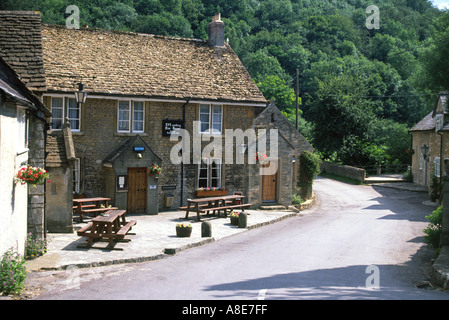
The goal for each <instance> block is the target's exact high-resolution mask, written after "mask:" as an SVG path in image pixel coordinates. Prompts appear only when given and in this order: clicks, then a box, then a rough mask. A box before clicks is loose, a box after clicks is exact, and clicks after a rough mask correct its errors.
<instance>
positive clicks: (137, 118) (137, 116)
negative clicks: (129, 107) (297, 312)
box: [133, 101, 145, 132]
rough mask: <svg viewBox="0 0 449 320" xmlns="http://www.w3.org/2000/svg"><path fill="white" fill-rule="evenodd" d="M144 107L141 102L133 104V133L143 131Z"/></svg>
mask: <svg viewBox="0 0 449 320" xmlns="http://www.w3.org/2000/svg"><path fill="white" fill-rule="evenodd" d="M144 119H145V106H144V102H143V101H134V102H133V132H143V131H144Z"/></svg>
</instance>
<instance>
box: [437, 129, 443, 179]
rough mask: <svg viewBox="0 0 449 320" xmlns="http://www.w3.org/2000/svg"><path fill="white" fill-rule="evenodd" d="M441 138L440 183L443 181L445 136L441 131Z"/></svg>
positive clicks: (438, 132) (439, 132) (439, 133)
mask: <svg viewBox="0 0 449 320" xmlns="http://www.w3.org/2000/svg"><path fill="white" fill-rule="evenodd" d="M437 134H438V135H439V136H440V183H441V182H442V181H443V134H442V133H441V130H438V131H437Z"/></svg>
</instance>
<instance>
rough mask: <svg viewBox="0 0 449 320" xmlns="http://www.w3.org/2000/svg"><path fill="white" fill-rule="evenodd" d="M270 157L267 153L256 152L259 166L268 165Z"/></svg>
mask: <svg viewBox="0 0 449 320" xmlns="http://www.w3.org/2000/svg"><path fill="white" fill-rule="evenodd" d="M267 158H268V156H267V155H266V154H265V153H261V152H256V163H258V164H266V163H267V162H268V160H267Z"/></svg>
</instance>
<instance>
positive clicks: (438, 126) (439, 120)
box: [435, 114, 443, 131]
mask: <svg viewBox="0 0 449 320" xmlns="http://www.w3.org/2000/svg"><path fill="white" fill-rule="evenodd" d="M442 128H443V115H442V114H437V115H436V116H435V131H439V130H441V129H442Z"/></svg>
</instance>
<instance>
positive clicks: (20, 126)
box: [16, 107, 28, 152]
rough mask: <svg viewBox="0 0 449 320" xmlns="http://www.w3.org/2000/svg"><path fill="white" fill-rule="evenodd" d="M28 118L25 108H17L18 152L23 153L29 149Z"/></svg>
mask: <svg viewBox="0 0 449 320" xmlns="http://www.w3.org/2000/svg"><path fill="white" fill-rule="evenodd" d="M27 129H28V128H27V116H26V110H25V109H24V108H20V107H18V108H17V135H16V138H17V140H16V141H17V148H16V149H17V151H18V152H22V151H24V149H26V148H27V147H28V145H27V144H28V141H27V136H28V134H27Z"/></svg>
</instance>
